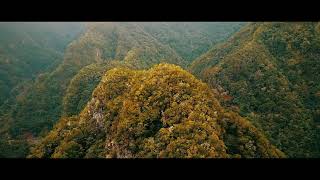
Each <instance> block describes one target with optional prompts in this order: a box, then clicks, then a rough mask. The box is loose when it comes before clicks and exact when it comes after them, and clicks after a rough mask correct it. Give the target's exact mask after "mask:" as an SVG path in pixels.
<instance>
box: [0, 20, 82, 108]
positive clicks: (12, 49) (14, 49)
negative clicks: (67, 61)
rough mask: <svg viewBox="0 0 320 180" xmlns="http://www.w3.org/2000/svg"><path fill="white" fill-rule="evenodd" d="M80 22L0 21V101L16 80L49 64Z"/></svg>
mask: <svg viewBox="0 0 320 180" xmlns="http://www.w3.org/2000/svg"><path fill="white" fill-rule="evenodd" d="M80 31H81V23H13V22H11V23H4V22H1V23H0V105H1V104H2V103H3V102H4V101H5V100H6V99H7V97H8V96H9V95H10V92H11V90H12V89H13V88H14V87H15V86H16V85H17V84H18V83H20V82H22V81H24V80H28V79H31V78H33V77H35V76H36V75H38V74H39V73H41V72H45V71H47V70H48V69H50V68H53V67H54V66H55V65H56V64H58V63H59V62H60V60H61V59H62V56H63V51H64V48H65V47H66V45H67V44H68V43H69V42H70V41H71V40H72V39H73V38H74V37H75V36H76V35H77V34H78V33H79V32H80Z"/></svg>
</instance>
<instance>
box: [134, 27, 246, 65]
mask: <svg viewBox="0 0 320 180" xmlns="http://www.w3.org/2000/svg"><path fill="white" fill-rule="evenodd" d="M138 24H139V25H140V26H142V27H143V28H144V30H145V31H146V32H148V33H149V34H150V35H152V36H153V37H154V38H156V39H157V40H159V41H160V42H161V43H163V44H166V45H168V46H170V48H172V49H174V50H175V51H176V52H177V54H179V56H180V57H182V58H183V59H185V60H186V61H188V63H191V62H192V61H193V60H194V59H195V58H197V57H198V56H200V55H201V54H203V53H205V52H206V51H208V50H209V49H210V48H211V47H212V46H214V45H215V44H217V43H219V42H221V41H224V40H226V39H227V38H229V37H230V36H231V35H232V34H233V33H235V32H237V31H238V30H239V29H240V28H241V27H242V26H244V25H245V24H246V23H244V22H139V23H138Z"/></svg>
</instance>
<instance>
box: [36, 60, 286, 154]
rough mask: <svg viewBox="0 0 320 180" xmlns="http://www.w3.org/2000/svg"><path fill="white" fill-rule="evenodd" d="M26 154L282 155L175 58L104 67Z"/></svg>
mask: <svg viewBox="0 0 320 180" xmlns="http://www.w3.org/2000/svg"><path fill="white" fill-rule="evenodd" d="M30 157H41V158H48V157H52V158H93V157H99V158H104V157H117V158H132V157H149V158H150V157H174V158H179V157H180V158H190V157H198V158H203V157H213V158H227V157H245V158H251V157H264V158H266V157H284V154H283V153H282V152H281V151H279V150H278V149H276V148H275V147H274V146H272V145H271V144H270V143H269V142H268V141H267V139H266V138H265V137H264V136H263V135H262V134H261V133H260V132H259V131H258V130H257V129H256V128H254V127H253V126H252V125H251V124H250V123H249V122H248V121H247V120H246V119H243V118H241V117H240V116H239V115H237V114H235V113H232V112H226V111H225V110H224V109H223V108H222V107H221V106H220V104H219V103H218V101H217V100H216V99H215V97H214V95H213V93H212V92H211V90H210V89H209V88H208V87H207V86H206V85H205V84H204V83H202V82H200V81H199V80H197V79H195V78H194V77H193V76H192V75H191V74H189V73H188V72H186V71H184V70H183V69H181V68H180V67H178V66H174V65H169V64H160V65H157V66H154V67H153V68H151V69H150V70H147V71H134V70H130V69H126V68H115V69H112V70H110V71H108V72H107V73H106V74H105V75H104V76H103V78H102V80H101V82H100V84H99V85H98V86H97V88H96V89H95V90H94V93H93V94H92V99H91V100H90V101H89V103H88V104H87V106H86V107H85V108H84V109H83V110H82V112H81V113H80V114H79V116H73V117H68V118H62V119H61V120H60V121H59V122H58V123H57V125H56V126H55V128H54V129H53V130H52V131H51V132H50V133H49V134H48V135H47V136H46V137H45V138H44V139H43V140H42V142H41V143H40V144H38V145H37V146H36V147H35V148H34V149H33V151H32V154H31V156H30Z"/></svg>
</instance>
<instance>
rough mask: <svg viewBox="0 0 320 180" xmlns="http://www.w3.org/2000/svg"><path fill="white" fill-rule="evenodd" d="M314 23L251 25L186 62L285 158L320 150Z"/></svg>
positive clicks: (311, 154) (306, 154) (317, 39)
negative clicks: (216, 89) (190, 62)
mask: <svg viewBox="0 0 320 180" xmlns="http://www.w3.org/2000/svg"><path fill="white" fill-rule="evenodd" d="M316 24H317V23H307V22H305V23H252V24H249V25H247V26H246V27H244V28H243V29H242V30H241V31H240V32H238V33H236V34H235V35H234V36H233V37H232V38H231V39H229V40H228V41H227V42H226V43H223V44H221V45H219V46H216V47H215V48H213V49H211V50H210V51H208V52H207V53H206V54H204V55H203V56H201V57H200V58H199V59H197V60H196V61H195V62H194V63H193V64H192V65H191V71H192V72H194V73H195V74H196V75H197V76H198V77H200V78H201V79H203V80H204V81H205V82H207V83H209V84H210V85H211V86H212V87H220V91H221V92H223V93H225V94H228V95H229V96H231V97H232V100H231V102H230V101H228V102H226V103H224V105H225V106H238V107H239V111H240V113H241V114H242V115H244V116H246V117H248V119H250V120H251V121H252V122H253V123H254V124H255V125H256V126H258V127H259V128H260V129H262V130H263V132H264V133H265V134H266V135H267V136H268V137H269V138H270V141H271V142H272V143H273V144H274V145H276V146H277V147H278V148H279V149H281V150H282V151H283V152H285V153H286V154H288V155H289V156H290V157H318V156H319V154H320V152H319V145H320V144H319V143H318V142H319V135H320V134H319V133H318V132H317V131H318V128H317V126H316V123H315V122H316V121H317V120H316V115H315V114H316V112H317V109H319V101H317V99H316V98H315V94H316V92H317V91H318V90H317V89H318V88H319V85H318V82H319V81H317V80H316V79H319V72H320V71H319V65H318V64H319V63H317V61H316V59H319V57H320V56H319V55H320V54H319V47H320V46H319V43H320V39H319V37H320V36H319V33H317V32H316Z"/></svg>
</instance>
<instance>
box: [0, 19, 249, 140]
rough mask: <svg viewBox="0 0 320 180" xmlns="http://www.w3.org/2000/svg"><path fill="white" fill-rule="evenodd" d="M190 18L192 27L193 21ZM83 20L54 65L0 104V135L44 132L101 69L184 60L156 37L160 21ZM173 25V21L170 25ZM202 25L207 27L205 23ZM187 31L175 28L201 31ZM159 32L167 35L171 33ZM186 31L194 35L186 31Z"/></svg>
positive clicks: (79, 101)
mask: <svg viewBox="0 0 320 180" xmlns="http://www.w3.org/2000/svg"><path fill="white" fill-rule="evenodd" d="M189 24H190V25H189V28H191V27H192V25H191V23H189ZM204 24H206V23H204ZM242 24H244V23H242ZM85 26H86V29H85V31H83V32H82V34H81V35H80V36H79V37H78V38H77V39H75V40H74V41H73V42H71V43H70V44H69V45H68V47H67V48H66V50H65V53H64V57H63V58H62V59H61V60H59V62H60V63H58V64H57V65H55V67H56V68H52V70H50V71H47V72H45V73H42V74H40V75H39V76H38V77H37V78H36V79H35V80H34V81H29V82H26V83H25V84H24V85H23V86H19V87H17V88H15V91H14V92H13V93H12V94H11V96H10V98H9V100H8V101H7V102H6V103H5V104H3V105H2V106H1V107H0V122H1V123H3V124H5V125H4V126H3V127H1V129H0V132H1V134H2V135H3V136H5V137H7V138H9V139H11V138H23V139H24V138H25V137H28V138H29V139H33V138H34V136H35V137H37V136H39V135H44V134H46V133H47V131H48V130H50V129H51V127H52V125H53V124H54V123H55V122H56V121H57V120H58V119H59V118H60V116H68V115H73V114H77V113H79V111H80V110H81V109H82V108H83V107H84V106H85V105H86V101H88V100H89V98H90V95H91V93H92V91H93V89H94V88H95V85H96V84H97V83H98V82H99V80H100V78H101V75H102V73H103V72H105V71H106V70H108V69H111V68H113V67H130V68H132V69H141V68H143V69H144V68H148V67H151V66H152V65H154V64H158V63H161V62H169V63H173V64H177V65H180V66H182V67H186V66H187V65H188V64H189V60H186V59H185V57H186V56H184V57H182V56H181V55H180V54H181V51H179V53H177V51H178V50H177V49H179V46H174V45H172V42H171V43H169V42H166V41H163V40H161V41H160V39H161V38H160V37H161V36H156V33H155V32H156V31H155V30H154V29H156V28H158V27H161V24H159V25H158V26H155V27H154V29H153V28H149V29H148V31H147V30H146V29H147V28H146V26H145V25H143V23H128V22H121V23H115V22H109V23H85ZM174 26H177V24H176V25H171V26H170V28H172V27H174ZM212 26H213V27H214V26H217V25H216V24H215V25H212ZM205 27H206V29H207V30H208V29H210V23H207V25H205ZM240 27H241V23H235V25H234V28H233V29H231V28H229V29H230V30H228V28H227V30H226V31H225V32H224V35H223V37H225V38H227V37H228V35H231V34H232V32H233V31H235V29H236V28H240ZM177 29H179V28H177ZM204 29H205V28H204ZM180 30H182V29H181V28H180ZM167 31H168V32H169V30H167ZM187 31H188V29H185V31H184V32H183V31H180V32H179V33H182V34H183V33H185V34H187V36H185V37H188V38H187V39H189V40H190V41H192V42H196V41H199V40H197V37H198V36H197V33H200V32H201V31H198V32H196V31H194V30H192V31H193V32H194V33H186V32H187ZM229 31H230V32H229ZM164 32H166V31H164ZM227 32H229V33H227ZM163 35H164V36H169V35H170V33H167V34H163ZM190 35H193V36H194V37H189V36H190ZM209 35H210V34H208V33H207V34H205V36H209ZM201 36H203V37H205V36H204V35H201ZM171 38H173V37H171ZM180 39H181V40H180V41H181V42H179V43H182V42H183V41H184V40H183V39H182V38H180ZM222 39H223V38H222ZM220 40H221V38H220ZM175 41H178V39H175ZM214 43H215V42H210V43H209V42H208V41H207V43H204V44H201V43H200V44H198V45H192V47H189V48H183V52H187V51H189V50H190V49H200V50H201V49H206V48H209V47H206V46H210V45H212V44H214ZM87 75H88V76H87ZM82 90H83V91H82ZM78 93H80V94H81V95H83V96H79V94H78ZM30 137H31V138H30Z"/></svg>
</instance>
